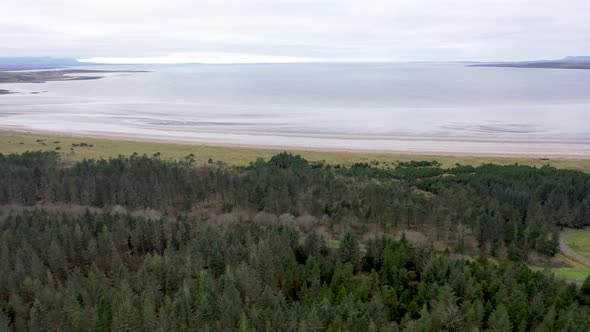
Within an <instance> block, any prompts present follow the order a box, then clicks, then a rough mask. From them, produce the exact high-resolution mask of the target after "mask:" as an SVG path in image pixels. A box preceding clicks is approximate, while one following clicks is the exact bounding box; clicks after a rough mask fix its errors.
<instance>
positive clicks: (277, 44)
mask: <svg viewBox="0 0 590 332" xmlns="http://www.w3.org/2000/svg"><path fill="white" fill-rule="evenodd" d="M588 12H590V1H587V0H562V1H560V2H556V1H551V0H519V1H514V0H510V1H509V0H365V1H358V0H313V1H312V0H301V1H294V0H167V1H156V0H116V1H115V0H101V1H97V0H94V1H93V0H85V1H79V0H36V1H34V0H20V1H10V2H9V3H8V4H3V8H2V14H0V43H2V45H3V54H2V55H3V56H35V55H51V56H72V57H77V58H109V59H110V60H116V59H118V58H122V59H121V61H126V60H125V58H127V59H138V58H142V59H152V61H153V60H159V61H164V62H170V61H174V59H180V58H182V59H190V60H192V61H196V62H205V61H199V60H216V61H220V60H223V61H229V60H231V61H241V60H240V59H242V60H243V61H244V62H250V61H253V60H255V59H262V60H264V59H266V60H268V61H279V62H282V61H291V60H297V59H298V60H302V61H334V60H345V61H355V60H357V61H358V60H359V59H362V60H372V59H381V60H383V59H385V60H387V59H391V60H408V61H412V60H445V61H449V60H450V61H452V60H484V61H488V60H489V61H491V60H524V59H537V58H558V57H561V56H564V55H578V54H590V43H588V41H587V39H588V38H587V36H589V35H590V20H588V19H587V13H588ZM192 61H191V62H192Z"/></svg>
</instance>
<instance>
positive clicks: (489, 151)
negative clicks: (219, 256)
mask: <svg viewBox="0 0 590 332" xmlns="http://www.w3.org/2000/svg"><path fill="white" fill-rule="evenodd" d="M0 131H3V132H5V133H25V134H40V135H59V136H68V137H80V138H96V139H107V140H115V141H120V140H122V141H131V142H152V143H167V144H182V145H197V146H203V145H205V146H219V147H234V148H248V149H276V150H280V149H287V150H306V151H326V152H347V153H388V154H407V155H417V156H422V155H428V156H432V155H439V156H474V157H516V158H564V159H585V160H587V159H590V142H588V141H584V140H516V139H485V138H473V137H469V138H457V137H452V138H450V137H384V136H344V135H319V134H318V135H310V134H301V135H294V134H285V135H275V136H273V135H269V134H268V133H256V132H248V133H219V132H204V131H203V132H198V133H194V135H192V136H191V135H153V134H152V135H150V134H132V133H120V132H107V131H86V130H82V129H81V130H77V131H67V132H66V131H59V130H31V129H27V128H23V127H18V126H5V125H0ZM245 138H248V139H245ZM253 138H254V139H253ZM256 140H259V141H260V142H261V143H256V142H255V141H256ZM253 141H254V142H253ZM262 142H264V143H262Z"/></svg>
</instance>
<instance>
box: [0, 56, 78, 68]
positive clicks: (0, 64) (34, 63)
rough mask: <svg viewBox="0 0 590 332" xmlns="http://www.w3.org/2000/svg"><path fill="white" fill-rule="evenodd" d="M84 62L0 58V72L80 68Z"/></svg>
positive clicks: (56, 59) (54, 59)
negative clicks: (68, 67)
mask: <svg viewBox="0 0 590 332" xmlns="http://www.w3.org/2000/svg"><path fill="white" fill-rule="evenodd" d="M86 64H87V63H85V62H80V61H78V60H76V59H71V58H51V57H13V58H0V70H17V69H38V68H39V69H42V68H56V67H67V66H82V65H86Z"/></svg>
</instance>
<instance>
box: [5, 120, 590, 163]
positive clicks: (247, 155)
mask: <svg viewBox="0 0 590 332" xmlns="http://www.w3.org/2000/svg"><path fill="white" fill-rule="evenodd" d="M80 142H86V143H88V144H90V145H92V147H85V148H80V147H75V148H74V147H70V146H73V144H78V143H80ZM58 146H59V147H60V150H59V151H58V152H59V153H60V154H61V155H62V157H64V159H67V160H81V159H84V158H94V159H97V158H108V157H116V156H118V155H120V154H121V155H130V154H133V153H134V152H137V153H139V154H148V155H150V154H154V153H156V152H160V153H161V154H162V157H163V158H167V159H182V158H184V156H187V155H189V154H191V153H192V154H195V155H196V156H197V157H198V158H199V159H201V158H202V159H204V160H208V159H212V160H214V161H222V162H224V163H226V164H229V165H237V166H245V165H248V164H249V163H250V162H254V161H255V160H256V159H257V158H263V159H264V158H270V156H272V155H274V154H276V153H278V152H281V151H289V152H292V153H297V154H301V155H303V156H304V157H305V158H307V159H309V160H310V161H316V162H322V161H323V162H326V163H330V164H343V165H352V164H354V163H357V162H368V163H373V164H377V165H379V164H382V165H387V164H389V165H392V164H395V163H396V162H399V161H411V160H437V161H439V162H441V163H442V164H443V165H445V166H449V167H450V166H453V165H455V164H456V163H459V164H463V165H474V166H477V165H481V164H483V163H496V164H501V165H508V164H515V163H518V164H522V165H530V166H536V167H541V166H544V165H551V166H554V167H557V168H565V169H574V170H580V171H584V172H590V156H588V155H575V154H568V153H567V151H565V152H564V153H563V154H561V155H553V156H550V155H545V156H539V155H531V154H526V153H519V154H497V153H490V152H486V151H483V152H481V153H468V152H462V153H461V152H459V153H457V152H452V151H446V152H445V151H443V152H441V151H435V152H433V151H428V150H416V151H407V150H406V151H393V150H389V151H380V150H366V149H361V150H359V149H347V148H330V147H324V148H317V147H305V146H299V147H296V146H280V145H269V144H257V145H252V144H227V143H216V142H194V141H184V140H179V139H171V138H169V137H164V138H157V137H145V136H142V135H131V134H127V135H123V134H109V133H87V134H82V133H63V132H55V131H42V130H29V129H23V128H6V127H5V126H0V153H20V152H24V151H39V150H42V151H55V150H56V148H57V147H58Z"/></svg>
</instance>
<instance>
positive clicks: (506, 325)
mask: <svg viewBox="0 0 590 332" xmlns="http://www.w3.org/2000/svg"><path fill="white" fill-rule="evenodd" d="M488 328H489V330H490V331H491V332H511V331H512V323H511V322H510V317H508V310H507V309H506V307H505V306H504V305H503V304H500V305H498V306H497V307H496V309H495V310H494V311H493V312H492V314H491V315H490V317H489V318H488Z"/></svg>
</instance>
